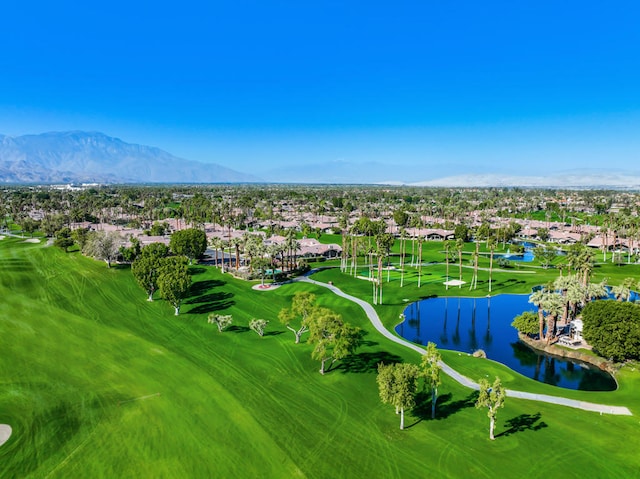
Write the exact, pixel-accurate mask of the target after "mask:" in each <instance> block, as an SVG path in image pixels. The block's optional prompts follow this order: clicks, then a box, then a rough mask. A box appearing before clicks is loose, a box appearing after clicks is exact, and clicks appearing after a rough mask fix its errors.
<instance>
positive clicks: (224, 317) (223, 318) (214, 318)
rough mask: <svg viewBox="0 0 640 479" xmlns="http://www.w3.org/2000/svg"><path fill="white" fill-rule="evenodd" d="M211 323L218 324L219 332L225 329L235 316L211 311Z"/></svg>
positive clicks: (208, 320)
mask: <svg viewBox="0 0 640 479" xmlns="http://www.w3.org/2000/svg"><path fill="white" fill-rule="evenodd" d="M207 322H208V323H209V324H215V325H216V326H218V332H220V333H221V332H222V331H224V330H225V329H226V328H227V327H229V326H230V325H231V323H232V322H233V316H231V315H230V314H215V313H211V314H210V315H209V317H208V318H207Z"/></svg>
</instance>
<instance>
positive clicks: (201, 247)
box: [169, 228, 207, 263]
mask: <svg viewBox="0 0 640 479" xmlns="http://www.w3.org/2000/svg"><path fill="white" fill-rule="evenodd" d="M169 247H170V248H171V251H173V252H174V253H175V254H179V255H183V256H186V257H187V258H188V259H189V263H192V262H193V260H194V259H197V258H200V257H201V256H202V255H203V254H204V252H205V251H206V250H207V235H206V234H205V232H204V231H203V230H201V229H197V228H187V229H184V230H179V231H176V232H175V233H173V234H172V235H171V239H170V240H169Z"/></svg>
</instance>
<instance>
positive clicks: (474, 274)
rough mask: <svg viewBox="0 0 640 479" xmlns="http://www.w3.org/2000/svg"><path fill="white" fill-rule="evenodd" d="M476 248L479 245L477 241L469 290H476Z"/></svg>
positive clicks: (478, 254) (477, 254)
mask: <svg viewBox="0 0 640 479" xmlns="http://www.w3.org/2000/svg"><path fill="white" fill-rule="evenodd" d="M478 248H479V243H478V241H476V250H475V251H474V253H473V277H472V278H471V285H470V286H469V290H472V289H477V288H478V256H480V253H479V252H478Z"/></svg>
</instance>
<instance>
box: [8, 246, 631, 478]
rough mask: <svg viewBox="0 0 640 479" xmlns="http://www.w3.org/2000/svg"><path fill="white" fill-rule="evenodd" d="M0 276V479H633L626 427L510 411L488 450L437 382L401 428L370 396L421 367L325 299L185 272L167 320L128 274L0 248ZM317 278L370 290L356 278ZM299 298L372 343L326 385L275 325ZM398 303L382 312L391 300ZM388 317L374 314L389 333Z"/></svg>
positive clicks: (584, 417) (478, 414) (463, 407)
mask: <svg viewBox="0 0 640 479" xmlns="http://www.w3.org/2000/svg"><path fill="white" fill-rule="evenodd" d="M0 271H1V272H2V274H0V297H1V298H2V302H0V335H1V337H2V345H3V347H2V355H0V423H7V424H10V425H11V426H12V427H13V430H14V433H13V436H12V437H11V439H10V440H9V441H8V442H7V443H6V444H5V445H4V446H2V447H0V476H1V477H16V478H18V477H19V478H23V477H51V478H55V477H59V478H70V477H92V478H101V477H123V478H124V477H154V478H162V477H167V478H169V477H171V478H174V477H206V478H209V477H278V478H282V477H307V478H316V477H317V478H325V477H347V478H355V477H367V478H378V477H379V478H393V477H422V476H425V475H436V476H438V477H444V478H446V477H470V476H474V477H479V478H482V477H487V478H488V477H494V476H495V475H496V473H497V472H498V471H499V472H500V476H501V477H505V478H508V477H532V478H536V477H579V476H584V477H603V478H604V477H636V476H638V472H637V471H638V466H640V459H639V458H638V456H637V446H638V443H639V442H640V434H639V433H638V431H637V421H638V419H637V416H634V417H611V416H599V415H597V414H593V413H587V412H583V411H578V410H572V409H569V408H564V407H559V406H558V407H556V406H551V405H545V404H538V403H533V402H527V401H517V400H508V401H507V406H506V407H505V409H504V410H502V411H500V415H499V417H498V427H497V431H496V432H497V434H498V435H499V437H498V439H497V440H496V441H495V442H491V441H489V440H488V418H487V417H486V413H485V411H478V410H476V409H475V408H474V407H473V400H474V399H473V394H472V392H471V391H469V390H467V389H464V388H462V387H460V386H458V385H457V384H455V383H452V382H451V381H449V380H445V382H444V384H443V385H442V387H441V389H440V391H441V395H442V396H441V400H440V403H439V409H438V418H437V419H436V420H431V419H429V413H430V405H429V404H428V401H426V402H424V403H423V404H422V405H421V407H420V408H418V409H417V410H416V411H415V412H414V415H413V416H411V417H410V418H409V421H408V423H409V424H410V425H411V427H410V428H409V429H408V430H406V431H403V432H402V431H400V430H399V429H398V425H399V421H398V417H397V416H396V415H395V414H394V413H393V409H392V408H390V407H388V406H384V405H382V404H381V403H380V401H379V399H378V395H377V388H376V384H375V367H376V364H377V363H378V362H379V361H381V360H384V361H393V360H410V361H417V360H418V359H419V358H418V357H417V356H416V355H415V354H413V353H411V352H407V351H405V350H404V349H402V348H400V347H399V346H396V345H390V344H388V343H387V342H386V341H385V340H384V339H383V338H382V337H381V336H379V335H378V334H377V333H376V332H375V331H374V330H373V329H372V328H371V327H370V326H369V325H368V322H367V320H366V318H365V317H364V314H363V313H362V311H361V310H359V308H357V307H356V306H354V305H353V304H351V303H347V302H345V301H344V300H342V299H340V298H338V297H336V296H334V295H331V294H330V293H329V292H328V291H326V290H324V288H316V287H314V286H312V285H305V284H292V285H285V286H283V287H281V288H279V289H276V290H273V291H268V292H257V291H252V290H251V289H250V285H249V284H248V283H245V282H241V281H237V280H234V279H233V278H231V277H229V275H224V276H223V275H221V274H220V273H219V272H218V271H217V270H216V269H214V268H204V267H195V268H193V273H194V280H195V284H194V288H193V290H192V295H191V297H190V298H189V299H188V300H187V302H186V304H184V306H183V308H182V314H181V315H180V316H179V317H174V316H173V314H172V308H171V307H170V306H169V305H167V304H166V303H164V302H163V301H154V302H152V303H149V302H147V301H146V298H145V294H144V292H143V291H142V290H141V289H140V288H138V287H137V286H136V285H135V282H134V281H133V279H132V277H131V274H130V272H129V271H128V270H126V269H111V270H108V269H106V266H105V265H104V263H99V262H94V261H92V260H88V259H86V258H83V257H82V256H80V255H78V254H75V253H74V254H65V253H63V252H61V251H59V250H57V249H54V248H43V247H41V246H40V245H32V244H24V243H21V242H19V241H18V240H13V239H5V240H3V241H0ZM322 275H324V276H327V277H334V276H331V275H335V278H334V279H335V281H336V282H337V281H340V282H341V283H344V286H345V289H347V288H348V289H351V291H349V292H351V293H355V292H357V291H358V288H361V287H362V288H363V295H367V294H369V290H368V289H366V290H365V289H364V287H367V288H368V286H369V285H367V284H366V282H358V281H357V280H350V279H348V278H346V279H345V278H344V277H342V276H339V275H336V273H335V272H332V271H327V272H323V273H321V276H320V278H322ZM339 286H341V287H342V285H339ZM301 289H307V290H310V291H313V292H314V293H316V294H317V295H318V297H319V301H320V302H321V303H322V304H323V305H325V306H328V307H331V308H334V309H336V310H339V311H340V312H341V313H342V314H343V316H344V317H345V319H346V320H347V321H349V322H352V323H354V324H357V325H359V326H361V327H363V328H364V329H365V330H366V331H367V336H366V341H367V342H366V344H365V345H364V346H363V347H362V348H361V349H360V350H359V351H358V353H357V354H356V355H355V356H354V357H352V358H349V360H348V361H344V362H343V363H342V364H341V365H339V366H337V367H336V368H334V370H332V371H331V372H330V373H328V374H327V375H325V376H324V377H323V376H321V375H320V374H319V373H318V368H319V364H318V362H316V361H312V360H311V359H310V346H309V345H307V344H304V343H303V344H299V345H295V344H294V342H293V335H292V334H291V333H290V332H289V331H287V330H285V328H284V327H282V326H281V325H279V324H278V323H277V313H278V311H279V310H280V308H282V307H283V306H285V305H287V304H288V303H289V301H290V299H291V297H292V295H293V294H294V293H295V292H296V291H299V290H301ZM404 293H405V291H402V292H401V293H396V297H395V298H394V296H393V294H392V295H390V297H389V298H390V299H393V302H396V303H401V302H402V301H401V299H400V298H399V296H400V295H404ZM412 294H413V293H412ZM394 308H397V305H396V306H382V307H380V308H379V311H381V315H382V316H383V318H384V319H385V321H386V322H387V324H389V323H391V322H392V315H393V314H395V309H394ZM212 311H220V312H224V313H229V314H233V316H234V325H233V326H232V328H230V330H229V331H226V332H224V333H222V334H220V333H218V332H217V330H216V328H215V327H214V326H212V325H209V324H207V322H206V317H207V314H208V313H210V312H212ZM255 317H257V318H264V319H268V320H270V321H271V322H270V324H269V326H268V328H267V335H266V336H265V337H264V338H259V337H258V336H257V335H256V334H254V333H253V332H251V331H248V328H247V325H248V322H249V320H250V319H251V318H255ZM396 318H397V314H396ZM457 357H458V356H457V355H455V354H454V353H450V354H447V356H446V358H447V360H452V362H454V361H453V360H454V359H455V358H457ZM456 366H459V367H461V368H466V369H467V370H465V373H469V375H470V376H472V377H479V376H480V375H481V374H484V373H485V371H486V374H494V373H495V372H500V373H504V372H505V371H506V370H505V369H504V368H502V367H500V366H499V365H494V363H490V362H479V361H476V362H473V363H472V362H470V360H469V359H468V358H465V357H460V359H459V360H458V364H456ZM473 373H476V374H475V375H474V374H473ZM518 381H520V382H522V383H523V384H526V385H528V386H530V389H532V388H533V389H535V388H536V387H539V386H537V385H536V384H533V381H529V380H526V379H524V378H522V379H519V380H518ZM637 381H638V376H637V374H636V373H635V372H632V371H629V370H626V371H625V372H624V377H623V380H622V382H621V385H622V387H621V388H620V391H618V392H616V393H613V394H611V395H610V396H606V397H608V398H615V397H616V394H618V395H619V396H622V397H623V398H625V399H628V400H629V401H630V403H627V404H626V405H627V406H629V407H632V408H634V409H635V411H639V412H640V407H638V402H639V401H638V400H637V399H635V398H634V396H633V391H634V390H636V391H637V388H636V387H635V386H636V385H637V384H636V383H637ZM518 384H519V383H518ZM510 386H511V384H510ZM582 394H583V395H584V394H585V393H582ZM581 397H584V396H581ZM611 402H613V399H612V401H611ZM563 463H566V464H567V465H570V468H564V467H563V466H562V464H563Z"/></svg>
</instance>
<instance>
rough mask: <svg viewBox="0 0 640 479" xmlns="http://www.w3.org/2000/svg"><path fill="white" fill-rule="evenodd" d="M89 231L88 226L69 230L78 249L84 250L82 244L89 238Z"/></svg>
mask: <svg viewBox="0 0 640 479" xmlns="http://www.w3.org/2000/svg"><path fill="white" fill-rule="evenodd" d="M89 232H90V230H89V229H88V228H77V229H75V230H73V231H72V232H71V237H72V238H73V240H74V241H75V242H76V243H78V247H79V248H80V251H83V250H84V245H85V244H86V243H87V240H88V239H89Z"/></svg>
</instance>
